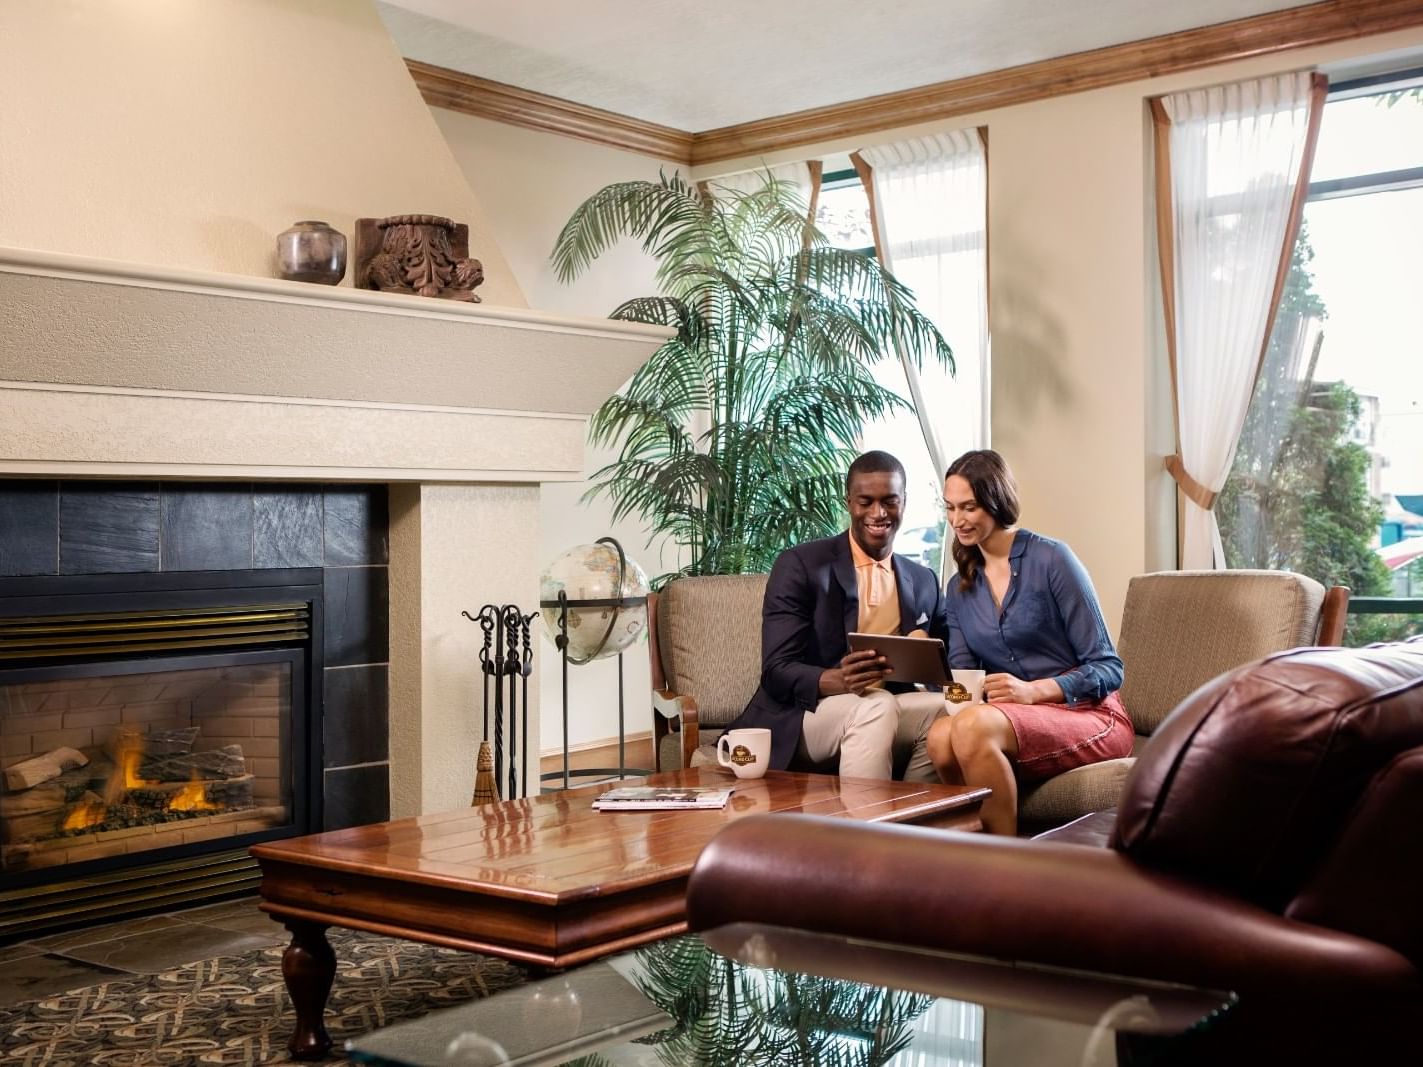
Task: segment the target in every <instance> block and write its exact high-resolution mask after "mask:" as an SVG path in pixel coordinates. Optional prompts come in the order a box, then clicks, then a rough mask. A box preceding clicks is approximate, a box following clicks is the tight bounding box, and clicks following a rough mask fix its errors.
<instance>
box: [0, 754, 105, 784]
mask: <svg viewBox="0 0 1423 1067" xmlns="http://www.w3.org/2000/svg"><path fill="white" fill-rule="evenodd" d="M88 762H89V757H88V756H86V755H84V753H82V752H80V751H79V750H78V749H74V748H56V749H55V750H54V751H52V752H47V753H45V754H44V755H43V756H36V757H34V758H33V759H27V760H25V761H24V762H23V763H16V764H14V765H13V766H10V767H6V768H5V788H6V789H8V790H10V791H11V792H12V793H13V792H18V791H19V790H21V789H33V788H34V787H35V786H37V785H41V784H43V783H45V782H47V781H49V780H50V779H51V778H58V777H59V776H60V775H61V774H63V773H64V772H65V771H72V770H73V769H74V768H75V767H82V766H84V765H85V764H86V763H88Z"/></svg>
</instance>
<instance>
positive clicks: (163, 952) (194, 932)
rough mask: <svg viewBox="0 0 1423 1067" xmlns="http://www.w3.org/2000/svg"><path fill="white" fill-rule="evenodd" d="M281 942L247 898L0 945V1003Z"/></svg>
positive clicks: (282, 936)
mask: <svg viewBox="0 0 1423 1067" xmlns="http://www.w3.org/2000/svg"><path fill="white" fill-rule="evenodd" d="M287 940H288V937H287V934H286V930H285V929H284V928H283V927H282V926H281V925H280V924H279V923H277V922H275V921H274V920H272V919H270V918H268V916H267V915H266V913H265V912H262V911H258V910H257V897H256V896H255V895H252V896H248V897H242V898H240V899H237V900H229V901H224V902H222V903H219V904H207V905H203V906H202V907H198V908H191V909H188V910H185V911H179V912H173V913H171V914H167V915H150V916H146V917H144V918H139V919H125V920H122V921H120V922H115V923H109V924H107V925H105V926H91V927H89V928H88V929H86V930H72V931H69V932H67V933H62V934H48V935H46V936H44V937H37V938H34V939H32V940H29V941H19V942H16V943H14V944H10V945H0V1007H5V1006H9V1005H11V1004H18V1003H20V1002H21V1001H26V1000H34V999H36V998H37V997H43V996H48V995H49V994H51V993H60V992H63V991H64V990H66V989H78V988H80V987H82V986H85V985H90V984H92V983H95V982H101V981H103V980H104V979H105V978H107V977H110V976H113V975H125V974H156V973H158V972H159V971H164V970H167V969H168V968H170V967H175V966H178V965H179V964H183V963H192V962H194V961H196V960H206V959H211V958H213V957H214V956H233V955H238V954H240V953H243V952H251V951H252V950H254V949H259V948H264V947H267V946H269V945H283V944H286V942H287Z"/></svg>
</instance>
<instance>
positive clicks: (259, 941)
mask: <svg viewBox="0 0 1423 1067" xmlns="http://www.w3.org/2000/svg"><path fill="white" fill-rule="evenodd" d="M177 925H178V926H179V927H180V928H181V932H180V933H175V934H174V935H173V936H169V937H157V936H154V935H153V934H151V933H148V934H134V935H133V936H131V937H120V938H115V939H114V940H112V941H99V942H97V943H95V944H90V945H76V946H74V947H73V948H67V949H65V950H64V955H65V956H67V957H69V958H70V959H76V960H83V961H84V962H85V963H89V964H92V965H94V966H97V967H113V968H115V969H117V970H123V971H128V972H130V973H132V974H161V973H162V972H163V971H167V970H171V969H173V968H174V967H181V966H182V965H183V964H185V963H194V962H196V961H198V960H208V959H212V958H213V957H214V956H240V955H242V954H243V953H244V952H255V951H257V950H258V949H262V948H271V947H272V946H274V945H279V944H281V943H282V940H283V938H282V937H281V936H280V935H281V932H282V930H281V927H279V926H277V925H276V924H275V923H273V924H272V929H271V931H270V933H266V934H247V933H239V932H238V931H236V930H219V929H218V928H217V927H213V926H196V925H192V924H184V923H178V924H177Z"/></svg>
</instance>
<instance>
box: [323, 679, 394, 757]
mask: <svg viewBox="0 0 1423 1067" xmlns="http://www.w3.org/2000/svg"><path fill="white" fill-rule="evenodd" d="M323 677H324V683H325V702H326V706H325V715H324V717H323V725H324V730H325V743H324V746H323V756H324V762H325V764H326V766H327V767H348V766H350V765H351V764H353V763H379V762H381V761H382V760H388V759H390V723H389V704H390V685H389V668H388V667H386V666H385V665H384V664H381V665H378V666H367V667H339V668H336V669H333V670H328V671H326V672H325V674H324V676H323Z"/></svg>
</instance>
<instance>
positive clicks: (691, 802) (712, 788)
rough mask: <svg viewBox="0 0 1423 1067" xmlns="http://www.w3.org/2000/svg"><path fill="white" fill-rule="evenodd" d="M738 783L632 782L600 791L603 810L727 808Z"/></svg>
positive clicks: (598, 801)
mask: <svg viewBox="0 0 1423 1067" xmlns="http://www.w3.org/2000/svg"><path fill="white" fill-rule="evenodd" d="M735 789H736V786H735V785H684V786H668V785H628V786H622V787H621V788H618V789H609V790H608V791H607V792H605V793H599V794H598V796H597V798H596V799H595V800H594V801H593V807H595V808H596V809H598V810H599V811H656V810H667V809H672V808H724V807H726V802H727V800H728V799H730V797H731V794H732V792H734V791H735Z"/></svg>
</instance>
